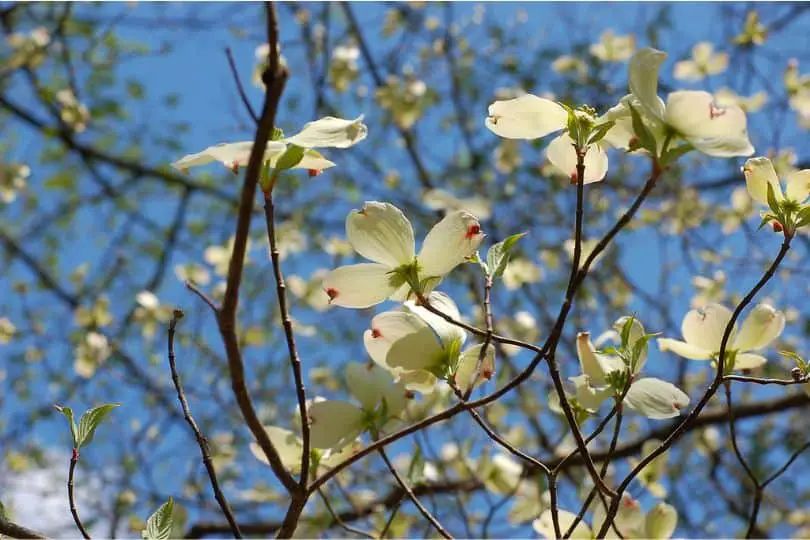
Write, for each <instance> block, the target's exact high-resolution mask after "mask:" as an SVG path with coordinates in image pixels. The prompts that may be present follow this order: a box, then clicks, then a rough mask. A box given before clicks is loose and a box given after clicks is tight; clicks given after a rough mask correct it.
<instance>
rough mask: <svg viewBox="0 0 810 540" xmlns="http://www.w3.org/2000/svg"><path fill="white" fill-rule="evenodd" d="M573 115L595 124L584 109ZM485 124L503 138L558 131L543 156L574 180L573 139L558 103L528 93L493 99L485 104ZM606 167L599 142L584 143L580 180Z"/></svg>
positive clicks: (588, 179) (591, 178) (596, 176)
mask: <svg viewBox="0 0 810 540" xmlns="http://www.w3.org/2000/svg"><path fill="white" fill-rule="evenodd" d="M576 114H577V115H578V116H580V118H583V117H584V118H586V119H587V120H589V121H590V122H592V123H596V119H595V118H593V116H591V115H589V114H588V113H586V112H584V111H577V112H576ZM486 126H487V127H488V128H489V130H490V131H492V132H493V133H495V134H496V135H498V136H500V137H504V138H506V139H525V140H533V139H540V138H542V137H545V136H546V135H550V134H552V133H560V134H559V135H558V136H557V137H555V138H554V140H553V141H551V142H550V143H549V144H548V147H546V158H547V159H548V160H549V161H550V162H551V163H552V164H553V165H554V166H555V167H556V168H557V169H558V170H559V171H560V172H561V173H563V174H564V175H565V176H566V177H568V178H572V179H576V175H577V168H576V167H577V155H576V151H575V150H574V140H573V139H572V138H571V137H570V136H569V134H568V133H567V127H568V112H567V111H566V110H565V109H564V108H563V107H562V106H561V105H559V104H558V103H556V102H554V101H551V100H550V99H545V98H541V97H538V96H535V95H532V94H524V95H522V96H520V97H518V98H515V99H510V100H506V101H496V102H494V103H492V104H491V105H490V106H489V116H488V117H487V119H486ZM607 168H608V158H607V153H606V152H605V150H604V147H603V145H602V143H594V144H590V145H588V147H587V149H586V153H585V179H584V183H586V184H590V183H591V182H598V181H600V180H602V179H603V178H604V177H605V174H607Z"/></svg>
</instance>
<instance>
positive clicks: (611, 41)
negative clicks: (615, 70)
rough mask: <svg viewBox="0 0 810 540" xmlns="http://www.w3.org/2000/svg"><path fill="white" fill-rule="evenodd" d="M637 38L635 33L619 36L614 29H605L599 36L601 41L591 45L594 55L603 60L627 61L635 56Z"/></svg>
mask: <svg viewBox="0 0 810 540" xmlns="http://www.w3.org/2000/svg"><path fill="white" fill-rule="evenodd" d="M635 48H636V38H635V37H634V36H633V35H627V36H617V35H616V33H615V32H614V31H613V30H610V29H609V30H605V31H604V32H602V35H600V36H599V43H594V44H593V45H591V47H590V52H591V54H592V55H594V56H595V57H597V58H598V59H600V60H601V61H603V62H625V61H627V60H629V59H630V57H631V56H633V51H634V50H635Z"/></svg>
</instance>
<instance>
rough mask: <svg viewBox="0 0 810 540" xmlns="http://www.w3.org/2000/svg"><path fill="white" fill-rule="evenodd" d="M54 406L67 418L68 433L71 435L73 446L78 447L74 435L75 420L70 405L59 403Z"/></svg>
mask: <svg viewBox="0 0 810 540" xmlns="http://www.w3.org/2000/svg"><path fill="white" fill-rule="evenodd" d="M54 408H55V409H56V410H57V411H59V412H60V413H62V414H64V415H65V418H67V420H68V423H69V424H70V435H71V437H73V448H78V447H79V444H78V439H77V437H76V422H75V421H74V420H73V409H71V408H70V407H61V406H59V405H54Z"/></svg>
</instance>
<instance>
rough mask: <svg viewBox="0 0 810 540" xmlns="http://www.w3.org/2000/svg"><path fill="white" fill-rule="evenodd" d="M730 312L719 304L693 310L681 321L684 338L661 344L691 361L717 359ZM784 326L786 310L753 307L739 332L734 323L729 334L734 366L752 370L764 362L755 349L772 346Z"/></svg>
mask: <svg viewBox="0 0 810 540" xmlns="http://www.w3.org/2000/svg"><path fill="white" fill-rule="evenodd" d="M731 315H732V314H731V311H730V310H729V309H728V308H726V307H725V306H723V305H720V304H709V305H707V306H706V307H704V308H701V309H693V310H692V311H690V312H689V313H687V314H686V316H685V317H684V318H683V323H682V324H681V333H682V334H683V339H684V340H683V341H680V340H677V339H671V338H659V339H658V347H659V348H660V349H661V350H662V351H672V352H674V353H675V354H677V355H678V356H682V357H683V358H688V359H690V360H709V359H717V356H718V354H719V353H720V345H721V342H722V340H723V333H724V332H725V330H726V326H728V323H729V321H731ZM784 329H785V314H784V313H782V312H781V311H777V310H776V309H774V308H773V307H772V306H770V305H768V304H759V305H757V306H756V307H754V308H753V309H752V310H751V312H750V313H749V314H748V317H746V319H745V321H743V324H742V327H741V328H740V329H739V331H737V328H736V325H735V328H734V329H732V331H731V334H730V336H729V340H728V344H727V346H726V349H727V352H728V353H731V352H732V351H735V352H736V354H735V360H734V369H753V368H756V367H759V366H761V365H763V364H765V362H766V359H765V357H764V356H761V355H759V354H756V351H759V350H761V349H764V348H765V347H767V346H768V345H770V344H771V342H773V340H775V339H776V338H778V337H779V336H780V335H781V334H782V331H783V330H784ZM727 356H728V355H727Z"/></svg>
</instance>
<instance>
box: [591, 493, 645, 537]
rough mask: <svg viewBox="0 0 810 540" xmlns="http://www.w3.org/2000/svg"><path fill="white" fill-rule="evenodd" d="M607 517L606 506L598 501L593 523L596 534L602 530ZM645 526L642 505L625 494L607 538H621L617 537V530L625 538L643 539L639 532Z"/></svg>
mask: <svg viewBox="0 0 810 540" xmlns="http://www.w3.org/2000/svg"><path fill="white" fill-rule="evenodd" d="M606 517H607V513H606V512H605V507H604V505H602V503H601V502H598V500H597V503H596V505H595V506H594V510H593V521H592V523H593V526H594V527H593V528H594V530H595V531H596V532H599V530H600V529H601V528H602V525H603V524H604V522H605V518H606ZM643 526H644V512H643V511H642V510H641V505H640V504H639V502H638V501H637V500H636V499H634V498H633V497H632V496H630V495H628V494H627V493H625V494H624V495H622V502H621V504H620V505H619V510H618V512H616V518H615V519H614V520H613V525H612V526H611V527H610V528H609V529H608V532H607V534H606V536H605V538H619V536H617V535H616V530H618V531H619V532H620V533H621V534H622V537H624V538H642V537H643V535H639V534H637V531H639V529H641V528H642V527H643ZM614 527H615V529H614Z"/></svg>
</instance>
